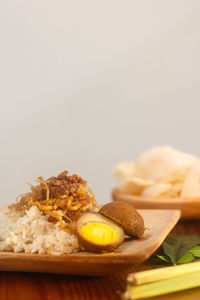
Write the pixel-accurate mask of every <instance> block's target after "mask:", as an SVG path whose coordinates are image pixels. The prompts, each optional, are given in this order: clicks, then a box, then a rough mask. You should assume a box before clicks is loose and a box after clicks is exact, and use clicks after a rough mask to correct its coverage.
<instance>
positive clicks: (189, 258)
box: [177, 251, 195, 264]
mask: <svg viewBox="0 0 200 300" xmlns="http://www.w3.org/2000/svg"><path fill="white" fill-rule="evenodd" d="M194 259H195V255H193V254H192V253H191V252H190V251H189V252H188V253H187V254H185V256H183V257H181V259H179V261H177V264H185V263H189V262H191V261H193V260H194Z"/></svg>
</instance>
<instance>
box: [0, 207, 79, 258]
mask: <svg viewBox="0 0 200 300" xmlns="http://www.w3.org/2000/svg"><path fill="white" fill-rule="evenodd" d="M47 218H48V217H47V216H44V215H42V212H41V211H40V210H39V209H38V208H37V207H36V206H32V207H31V208H30V209H29V210H28V211H26V214H25V215H24V216H22V215H21V214H20V212H16V211H14V210H10V209H7V210H6V211H5V212H3V213H2V214H1V216H0V250H4V251H14V252H26V253H40V254H41V253H48V254H54V255H59V254H61V253H73V252H77V251H79V250H80V248H79V244H78V240H77V238H76V236H75V235H73V234H70V233H68V232H65V231H63V230H60V228H59V224H53V223H50V222H48V221H47Z"/></svg>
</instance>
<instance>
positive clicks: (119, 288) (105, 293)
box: [0, 221, 200, 300]
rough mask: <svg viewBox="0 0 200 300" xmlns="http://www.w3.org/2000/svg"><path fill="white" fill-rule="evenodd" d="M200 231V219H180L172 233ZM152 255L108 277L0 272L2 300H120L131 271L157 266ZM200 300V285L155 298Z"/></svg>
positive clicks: (0, 295)
mask: <svg viewBox="0 0 200 300" xmlns="http://www.w3.org/2000/svg"><path fill="white" fill-rule="evenodd" d="M194 232H195V233H199V234H200V221H199V222H198V221H187V222H179V223H178V224H177V225H176V227H175V228H174V229H173V230H172V232H171V234H183V233H194ZM160 266H163V265H159V264H158V261H157V260H155V259H154V258H150V259H149V260H148V261H146V262H145V263H143V264H142V265H140V266H137V267H134V268H130V269H128V270H126V271H123V272H120V273H116V274H114V275H112V276H108V277H95V278H94V277H78V276H66V275H50V274H38V273H20V272H0V300H15V299H16V300H104V299H105V300H107V299H108V300H119V299H121V297H120V294H121V293H122V292H123V291H124V290H125V286H126V276H127V274H128V273H130V272H135V271H140V270H147V269H151V268H157V267H160ZM169 297H170V300H176V299H181V300H197V299H198V300H199V299H200V288H195V289H191V290H188V291H183V292H179V293H174V294H171V295H170V296H169V295H166V296H162V297H161V296H160V297H155V298H152V299H155V300H158V299H159V300H167V299H169Z"/></svg>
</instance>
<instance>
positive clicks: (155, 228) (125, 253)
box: [0, 209, 180, 276]
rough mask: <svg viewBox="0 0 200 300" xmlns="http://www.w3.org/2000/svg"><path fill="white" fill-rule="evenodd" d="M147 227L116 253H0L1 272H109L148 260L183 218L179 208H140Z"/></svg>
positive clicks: (90, 273)
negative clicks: (141, 235) (138, 237)
mask: <svg viewBox="0 0 200 300" xmlns="http://www.w3.org/2000/svg"><path fill="white" fill-rule="evenodd" d="M138 211H139V212H140V213H141V215H142V216H143V218H144V223H145V227H147V229H146V231H145V234H144V238H143V239H140V240H130V239H129V240H126V241H125V242H124V243H123V244H122V245H121V246H120V247H119V248H118V249H117V250H116V251H115V252H113V253H108V254H90V253H87V252H79V253H76V254H63V255H60V256H55V255H47V254H43V255H41V254H25V253H14V252H6V251H1V252H0V270H1V271H25V272H45V273H47V272H48V273H62V274H73V275H95V276H96V275H98V276H99V275H107V274H112V273H115V272H117V271H120V270H122V269H125V268H129V267H131V266H132V265H134V264H140V263H142V262H143V261H145V260H146V259H147V258H148V257H149V256H150V255H151V254H152V253H153V252H154V251H155V250H156V249H157V248H158V247H159V246H160V244H161V243H162V241H163V240H164V239H165V237H166V236H167V235H168V233H169V232H170V230H171V229H172V228H173V227H174V225H175V224H176V223H177V221H178V219H179V218H180V211H179V210H154V209H148V210H138Z"/></svg>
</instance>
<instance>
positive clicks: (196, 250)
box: [190, 246, 200, 257]
mask: <svg viewBox="0 0 200 300" xmlns="http://www.w3.org/2000/svg"><path fill="white" fill-rule="evenodd" d="M190 252H191V253H192V254H193V255H194V256H196V257H200V246H193V247H192V248H191V249H190Z"/></svg>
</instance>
